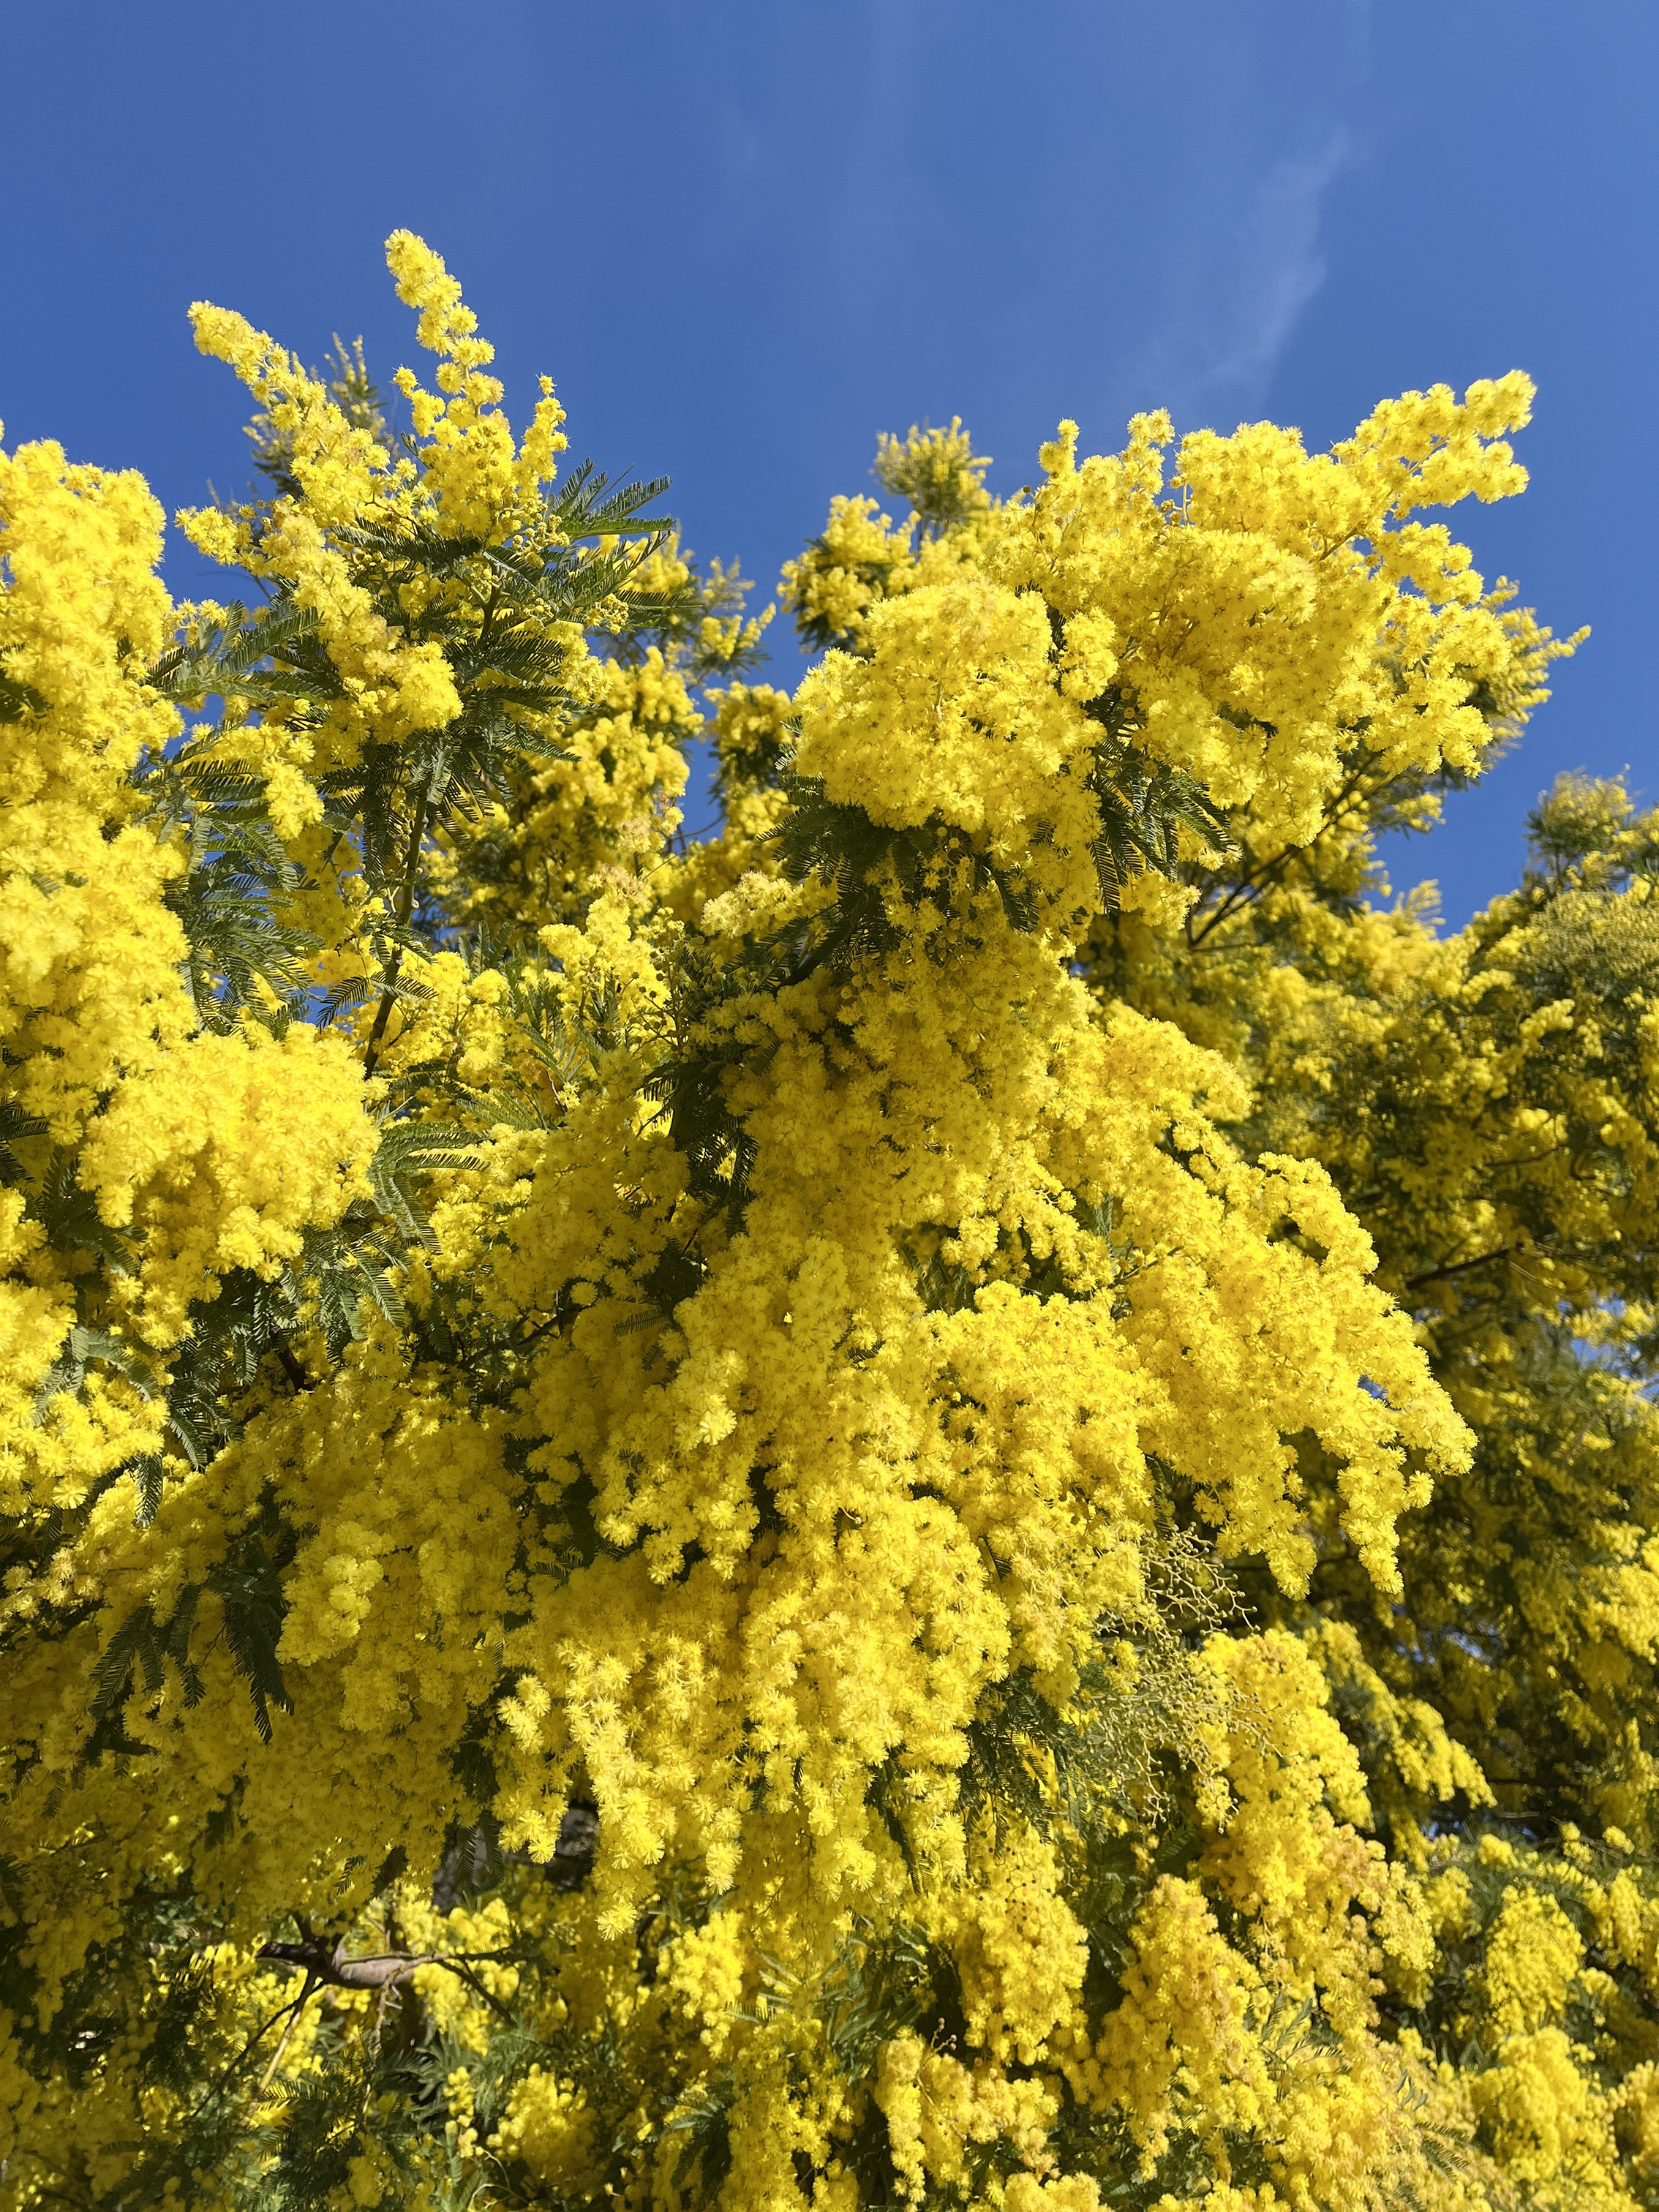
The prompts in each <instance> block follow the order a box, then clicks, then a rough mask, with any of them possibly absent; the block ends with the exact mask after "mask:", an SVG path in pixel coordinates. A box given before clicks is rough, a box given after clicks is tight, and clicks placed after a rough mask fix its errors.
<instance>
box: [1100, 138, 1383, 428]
mask: <svg viewBox="0 0 1659 2212" xmlns="http://www.w3.org/2000/svg"><path fill="white" fill-rule="evenodd" d="M1351 159H1352V141H1351V139H1350V137H1349V134H1348V132H1347V131H1346V130H1344V129H1340V128H1338V129H1335V130H1333V131H1331V132H1330V133H1329V134H1328V136H1327V137H1326V138H1325V140H1324V141H1323V143H1322V144H1321V145H1319V146H1317V147H1316V148H1315V149H1313V150H1311V151H1308V152H1300V153H1295V154H1287V155H1281V156H1280V157H1279V159H1278V160H1276V161H1273V162H1272V163H1271V164H1270V165H1269V166H1268V167H1267V168H1266V169H1265V170H1264V171H1262V172H1261V173H1259V174H1258V175H1257V176H1256V177H1255V178H1254V179H1249V180H1245V179H1231V180H1229V190H1228V191H1227V192H1226V194H1225V198H1226V199H1231V200H1233V202H1234V204H1236V205H1237V214H1236V215H1229V214H1228V213H1226V212H1225V208H1224V206H1223V205H1221V204H1215V203H1212V215H1211V221H1210V222H1209V223H1207V224H1206V225H1204V226H1203V227H1202V228H1200V229H1199V230H1198V231H1197V233H1196V234H1189V237H1188V243H1187V252H1186V254H1185V256H1184V257H1183V259H1184V264H1185V265H1184V268H1183V269H1182V281H1181V282H1180V283H1179V285H1178V287H1176V288H1174V289H1175V292H1176V296H1174V297H1173V298H1170V299H1169V300H1168V301H1167V302H1166V309H1165V315H1164V319H1163V326H1162V328H1161V329H1160V330H1159V331H1158V335H1157V337H1155V338H1154V339H1153V340H1152V343H1150V344H1149V345H1148V346H1147V347H1146V349H1145V351H1144V352H1143V354H1142V356H1141V358H1140V360H1139V362H1138V363H1137V374H1136V377H1135V381H1136V382H1137V383H1138V384H1140V385H1142V386H1150V387H1152V388H1153V389H1155V390H1156V391H1157V392H1158V397H1159V398H1160V399H1161V400H1162V401H1163V402H1164V404H1166V405H1169V406H1170V407H1172V408H1173V409H1174V410H1175V411H1176V415H1177V416H1180V417H1182V418H1183V419H1184V420H1185V421H1186V422H1188V424H1190V423H1191V422H1192V421H1193V419H1194V416H1199V415H1204V414H1218V415H1220V416H1225V414H1226V413H1227V411H1228V410H1232V411H1234V412H1235V413H1237V412H1241V411H1242V412H1243V413H1245V414H1248V413H1249V412H1250V411H1251V410H1252V409H1254V408H1255V407H1256V406H1258V405H1259V404H1260V403H1261V398H1262V396H1263V394H1264V393H1265V392H1266V391H1267V386H1268V384H1269V382H1270V381H1271V380H1272V377H1273V371H1274V369H1275V368H1277V366H1278V364H1279V356H1280V355H1281V353H1282V352H1283V351H1284V349H1285V344H1286V343H1287V341H1288V340H1289V338H1290V337H1291V332H1292V331H1294V329H1295V327H1296V325H1297V319H1298V318H1299V317H1300V315H1301V313H1302V312H1303V310H1304V307H1306V306H1307V305H1308V302H1309V301H1310V300H1311V299H1312V298H1313V296H1314V295H1315V294H1316V292H1317V291H1318V289H1319V288H1320V286H1321V284H1322V283H1323V282H1324V279H1325V263H1324V260H1323V258H1322V255H1321V253H1320V251H1319V234H1320V224H1321V218H1322V214H1323V211H1324V205H1325V200H1326V196H1327V195H1328V192H1329V191H1330V189H1331V186H1332V185H1334V183H1335V181H1336V180H1337V179H1338V178H1339V177H1340V175H1341V174H1342V173H1343V171H1344V169H1345V168H1346V167H1347V165H1348V163H1349V161H1350V160H1351ZM1218 197H1220V196H1218Z"/></svg>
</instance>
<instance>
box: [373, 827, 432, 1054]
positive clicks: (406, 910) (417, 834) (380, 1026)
mask: <svg viewBox="0 0 1659 2212" xmlns="http://www.w3.org/2000/svg"><path fill="white" fill-rule="evenodd" d="M431 796H432V787H431V785H430V784H429V783H428V785H427V786H426V787H425V788H424V789H423V790H422V793H421V796H420V800H419V803H418V805H416V809H415V818H414V820H413V821H412V822H411V823H410V825H409V851H408V854H407V855H406V856H405V858H404V880H403V885H402V888H401V889H400V890H399V891H398V901H397V904H396V905H395V906H394V907H393V908H392V913H393V915H395V917H396V919H397V922H398V927H399V928H400V929H403V928H406V927H408V923H409V917H410V915H411V914H413V912H414V911H415V878H416V875H417V873H418V872H419V870H420V866H421V841H422V838H423V837H424V836H426V817H427V813H428V805H429V802H430V799H431ZM403 959H404V949H403V947H402V945H395V946H394V947H393V948H392V957H391V959H390V960H389V961H388V962H387V963H386V987H385V989H384V990H383V991H382V992H381V994H380V1011H379V1012H378V1013H377V1014H376V1015H375V1017H374V1028H373V1029H372V1030H370V1031H369V1033H368V1054H367V1055H366V1056H365V1058H364V1060H363V1079H364V1080H365V1081H367V1080H368V1078H369V1077H370V1076H371V1075H373V1074H374V1063H375V1061H376V1060H378V1059H379V1058H380V1047H381V1046H382V1044H384V1043H385V1042H386V1024H387V1023H388V1022H389V1021H390V1020H391V1018H392V1001H393V1000H394V999H395V998H396V997H397V995H398V969H399V968H401V967H402V965H403Z"/></svg>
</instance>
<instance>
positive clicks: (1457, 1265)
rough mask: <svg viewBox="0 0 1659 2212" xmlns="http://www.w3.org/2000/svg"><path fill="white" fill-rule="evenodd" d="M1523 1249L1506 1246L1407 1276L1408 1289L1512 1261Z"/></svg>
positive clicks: (1411, 1289) (1517, 1246)
mask: <svg viewBox="0 0 1659 2212" xmlns="http://www.w3.org/2000/svg"><path fill="white" fill-rule="evenodd" d="M1520 1249H1522V1248H1521V1247H1520V1245H1518V1244H1504V1245H1500V1246H1499V1248H1498V1250H1497V1251H1496V1252H1481V1253H1480V1254H1478V1255H1476V1257H1475V1258H1474V1259H1473V1260H1454V1261H1452V1262H1451V1263H1450V1265H1449V1266H1448V1267H1429V1268H1425V1271H1424V1272H1423V1273H1422V1274H1420V1275H1407V1278H1406V1288H1407V1290H1408V1291H1413V1290H1415V1289H1416V1288H1417V1285H1419V1283H1443V1282H1444V1281H1445V1279H1446V1278H1447V1277H1448V1276H1449V1275H1462V1274H1466V1273H1468V1270H1469V1269H1470V1268H1471V1267H1490V1266H1491V1265H1492V1261H1494V1260H1508V1259H1511V1258H1512V1257H1513V1256H1514V1255H1515V1254H1516V1253H1517V1252H1518V1251H1520Z"/></svg>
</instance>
